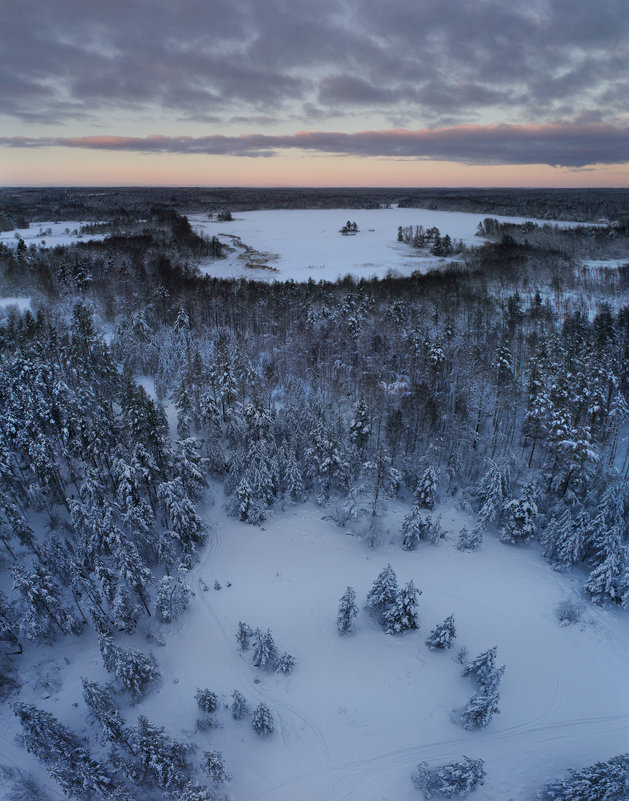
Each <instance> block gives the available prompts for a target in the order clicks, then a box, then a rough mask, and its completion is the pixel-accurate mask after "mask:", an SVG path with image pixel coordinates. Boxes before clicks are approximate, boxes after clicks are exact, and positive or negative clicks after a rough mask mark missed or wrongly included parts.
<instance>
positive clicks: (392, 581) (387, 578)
mask: <svg viewBox="0 0 629 801" xmlns="http://www.w3.org/2000/svg"><path fill="white" fill-rule="evenodd" d="M397 596H398V583H397V576H396V575H395V571H394V570H393V568H392V567H391V565H390V564H388V565H387V566H386V567H385V568H384V569H383V570H382V571H381V572H380V574H379V575H378V577H377V578H376V580H375V581H374V583H373V586H372V588H371V589H370V590H369V592H368V594H367V603H366V607H367V611H368V612H369V614H370V615H372V616H373V617H375V618H376V619H377V620H378V621H379V622H380V623H384V622H385V618H386V614H387V612H388V611H389V609H390V608H391V607H392V606H393V605H394V604H395V602H396V601H397Z"/></svg>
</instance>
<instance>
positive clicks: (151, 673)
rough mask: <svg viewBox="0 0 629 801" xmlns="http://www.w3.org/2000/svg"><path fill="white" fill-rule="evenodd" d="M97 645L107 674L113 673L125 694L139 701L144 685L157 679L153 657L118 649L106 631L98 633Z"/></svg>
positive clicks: (129, 649) (139, 652)
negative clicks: (125, 691) (127, 693)
mask: <svg viewBox="0 0 629 801" xmlns="http://www.w3.org/2000/svg"><path fill="white" fill-rule="evenodd" d="M98 645H99V647H100V652H101V654H102V657H103V664H104V665H105V669H106V670H107V671H109V673H113V674H114V675H115V676H116V677H117V678H118V679H119V680H120V682H121V684H122V686H123V687H124V689H125V690H127V692H129V693H130V694H131V695H132V696H133V698H134V699H135V700H139V699H140V698H141V697H142V695H143V694H144V691H145V689H146V685H147V684H148V683H149V682H151V681H154V680H155V679H157V678H159V671H158V669H157V665H156V663H155V659H154V657H153V656H152V655H151V656H147V655H146V654H143V653H142V651H136V650H135V649H133V648H127V649H124V648H120V647H119V646H117V645H116V644H115V643H114V641H113V638H112V637H111V635H110V634H108V633H107V632H106V631H103V630H100V631H99V632H98Z"/></svg>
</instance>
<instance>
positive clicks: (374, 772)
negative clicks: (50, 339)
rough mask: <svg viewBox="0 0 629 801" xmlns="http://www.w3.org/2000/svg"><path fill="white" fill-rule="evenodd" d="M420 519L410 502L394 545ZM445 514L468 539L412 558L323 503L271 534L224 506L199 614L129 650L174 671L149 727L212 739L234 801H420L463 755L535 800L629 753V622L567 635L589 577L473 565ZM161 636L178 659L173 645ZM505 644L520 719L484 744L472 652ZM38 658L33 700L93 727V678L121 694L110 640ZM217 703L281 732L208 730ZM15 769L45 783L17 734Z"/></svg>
mask: <svg viewBox="0 0 629 801" xmlns="http://www.w3.org/2000/svg"><path fill="white" fill-rule="evenodd" d="M407 509H408V507H407V506H406V505H404V504H401V503H395V504H392V507H391V511H390V513H389V518H388V520H389V524H390V526H391V530H392V536H393V539H395V535H396V532H397V530H398V528H399V525H398V521H399V519H400V517H401V515H403V514H404V513H405V512H406V511H407ZM437 511H438V512H440V513H441V514H442V524H443V527H444V529H446V530H447V531H448V532H449V539H448V540H446V541H442V542H441V543H440V544H439V545H437V546H431V545H428V544H423V545H422V546H421V547H420V548H419V549H418V550H416V551H414V552H405V551H403V550H402V549H401V548H400V546H399V543H397V542H390V543H389V544H386V545H383V546H381V547H379V548H378V547H377V548H369V547H368V546H366V545H365V544H364V543H363V542H361V541H359V540H358V539H356V538H355V537H353V536H346V534H345V531H344V530H343V529H340V528H338V527H337V526H335V525H334V524H332V523H331V522H329V521H327V520H323V519H322V515H323V514H324V510H322V509H321V508H320V507H317V506H314V505H312V504H308V505H306V506H298V507H294V508H292V509H289V510H288V511H286V512H285V513H278V514H277V515H275V516H274V517H273V518H272V519H271V520H270V521H269V522H268V523H267V524H266V525H265V527H264V528H263V529H259V528H255V527H252V526H248V525H246V524H243V523H239V522H237V521H235V520H233V519H232V518H228V517H227V516H226V515H225V514H224V512H221V511H220V510H218V509H217V508H216V507H215V508H214V509H212V510H211V513H210V515H208V517H209V522H210V525H211V533H210V537H209V542H208V544H207V546H206V548H205V550H204V552H203V554H202V556H201V560H200V562H199V564H198V565H197V566H196V567H195V568H194V569H193V570H192V571H191V573H190V574H189V583H190V585H191V587H192V589H193V590H194V593H195V596H194V599H193V603H192V606H191V608H190V609H189V610H188V612H187V613H186V614H185V615H184V616H183V617H182V618H180V619H179V620H178V622H177V623H175V624H173V625H171V626H159V627H158V626H157V624H153V625H154V626H155V629H154V631H155V633H156V634H157V635H158V636H157V638H156V639H155V641H154V642H152V643H150V644H149V643H146V642H143V641H142V640H141V639H139V636H138V635H135V637H134V638H131V639H129V638H123V640H122V641H121V642H122V643H124V640H125V639H128V642H129V644H134V645H135V646H136V647H137V646H139V647H141V648H142V649H143V650H145V651H146V650H147V646H148V647H150V648H151V649H152V650H153V653H154V654H155V656H156V657H157V659H158V662H159V666H160V671H161V673H162V679H161V682H160V683H159V685H158V687H157V688H156V689H154V690H153V691H151V692H149V694H148V695H147V696H146V698H145V699H144V700H143V701H142V702H141V703H140V704H138V705H137V706H132V707H129V708H128V709H127V713H126V714H127V718H128V719H129V720H132V721H133V720H135V719H136V717H137V715H139V714H145V715H147V716H148V718H149V719H150V720H151V721H152V722H154V723H157V724H159V725H164V726H166V728H167V731H168V732H169V733H170V734H171V735H173V736H175V737H185V738H192V739H193V741H194V742H195V744H196V746H197V748H198V756H200V755H201V752H202V751H204V750H209V749H220V750H222V751H223V753H224V755H225V760H226V765H227V768H228V770H229V771H230V772H231V773H232V774H233V781H231V782H230V783H229V785H228V786H227V791H228V797H229V798H230V799H233V800H234V801H238V800H240V801H244V800H245V799H253V798H255V799H259V801H331V799H334V800H335V801H336V800H337V799H338V800H339V801H340V799H345V801H412V800H413V799H414V800H415V801H416V800H417V799H419V798H421V795H420V794H419V793H418V791H416V790H415V789H414V788H413V787H412V785H411V783H410V775H411V772H412V771H413V769H414V767H415V766H416V764H417V763H418V762H420V761H423V760H426V761H428V762H429V763H430V764H431V765H438V764H442V763H444V762H447V761H451V760H453V759H456V758H459V757H461V756H462V755H463V754H467V755H469V756H471V757H474V758H478V757H481V758H482V759H484V760H485V767H486V769H487V773H488V777H487V780H486V783H485V786H484V787H483V789H482V790H480V791H479V792H478V793H477V797H478V798H479V799H481V798H482V800H483V801H505V799H508V798H512V799H513V801H529V799H530V798H531V797H532V796H533V795H534V793H535V791H536V790H538V789H539V788H540V786H541V785H542V784H543V783H544V782H545V781H546V780H548V779H550V778H552V777H554V776H556V775H558V774H559V773H561V772H562V771H563V770H564V769H565V768H567V767H569V766H574V765H576V766H579V765H583V764H589V763H590V762H592V761H594V760H596V759H604V758H607V757H608V756H609V755H610V754H613V753H619V752H621V751H623V750H626V736H627V730H628V728H629V691H628V690H627V683H626V664H627V660H628V658H629V636H628V635H629V621H627V620H626V619H625V617H624V616H623V615H622V614H620V613H618V614H617V613H615V612H613V611H609V610H600V609H598V608H596V607H593V606H591V605H588V606H587V608H586V610H585V612H584V614H583V617H582V620H581V622H580V623H577V624H575V625H571V626H566V627H561V626H560V625H559V623H558V620H557V617H556V614H555V610H556V607H557V605H558V604H559V603H560V602H561V601H562V600H564V599H566V598H573V599H578V593H579V591H578V581H576V579H575V580H573V579H572V578H571V577H569V576H566V575H562V574H558V573H555V572H553V571H552V570H551V569H550V568H549V567H548V566H547V565H546V564H544V563H543V562H542V561H541V560H540V558H539V555H538V553H537V550H536V548H535V547H525V548H516V547H510V546H505V545H503V544H501V543H500V542H498V541H497V539H496V538H495V537H493V536H491V535H486V537H485V542H484V545H483V546H482V548H481V549H480V551H478V552H475V553H462V552H460V551H458V550H456V548H455V544H454V543H455V538H456V534H457V533H458V531H459V530H460V528H461V527H462V526H463V525H469V524H470V521H469V520H468V519H467V518H465V517H464V516H463V515H462V514H461V513H460V512H458V511H456V510H455V509H453V508H451V507H442V508H440V509H438V510H437ZM388 562H390V563H391V565H392V566H393V568H394V570H395V571H396V573H397V577H398V581H399V583H400V585H401V584H402V583H406V582H407V581H409V580H410V579H413V580H414V582H415V584H416V586H417V587H418V588H419V589H421V590H422V595H421V597H420V599H419V621H420V627H421V628H420V630H419V631H411V632H407V633H405V634H401V635H395V636H391V635H387V634H385V633H384V631H383V630H382V628H381V627H380V626H379V625H377V624H376V623H375V622H374V621H373V620H372V619H371V618H369V617H368V615H367V614H366V612H365V611H364V608H363V606H364V600H365V595H366V593H367V592H368V591H369V589H370V588H371V585H372V582H373V581H374V579H375V578H376V576H377V575H378V573H379V572H380V571H381V570H382V568H383V567H384V566H385V565H386V564H387V563H388ZM215 582H219V583H220V585H221V589H220V590H217V589H215V588H214V587H215ZM228 582H229V583H231V586H228ZM347 585H350V586H352V587H354V589H355V590H356V594H357V601H358V604H359V608H360V611H359V614H358V617H357V619H356V621H355V624H354V629H355V630H354V633H352V634H350V635H348V636H340V635H339V634H338V633H337V630H336V612H337V607H338V600H339V598H340V596H341V595H342V594H343V592H344V591H345V588H346V586H347ZM450 614H453V615H454V618H455V622H456V630H457V636H456V641H455V645H454V647H453V648H452V649H451V650H450V651H444V652H435V651H430V650H429V649H428V648H427V647H426V645H425V642H424V641H425V639H426V637H427V636H428V634H429V632H430V630H431V629H432V628H433V627H434V626H435V625H436V624H437V623H439V622H441V621H443V619H444V618H445V617H447V616H448V615H450ZM240 620H243V621H245V622H247V623H248V624H249V625H250V626H252V627H253V628H256V627H260V628H261V629H263V630H266V629H267V628H270V629H271V631H272V634H273V636H274V638H275V641H276V643H277V646H278V648H279V650H280V651H283V650H288V651H290V652H291V653H292V654H293V655H294V656H295V657H296V660H297V667H296V668H295V671H294V672H293V673H292V674H291V675H290V676H283V675H280V674H275V673H265V672H262V671H259V670H256V669H255V668H253V667H252V666H251V652H250V651H249V652H246V651H245V652H243V651H240V650H239V649H238V647H237V644H236V641H235V638H234V634H235V631H236V627H237V624H238V622H239V621H240ZM159 639H162V640H163V641H164V642H165V645H166V647H163V648H160V647H157V645H156V643H157V642H158V640H159ZM133 641H134V642H133ZM494 645H496V646H497V647H498V663H499V664H505V665H506V672H505V676H504V679H503V682H502V687H501V690H502V693H501V702H500V709H501V714H500V715H499V716H497V717H496V718H494V720H493V721H492V722H491V723H490V725H489V726H488V727H487V728H486V729H483V730H477V731H466V730H464V729H463V728H462V727H461V725H460V724H459V722H458V720H457V713H456V712H454V711H453V710H458V711H459V712H460V710H461V708H462V707H463V705H464V704H465V702H466V701H467V699H468V698H469V697H470V696H471V695H472V694H473V692H474V690H475V686H474V684H473V682H472V681H471V680H470V679H468V678H463V677H461V665H460V664H459V663H458V662H457V661H456V655H457V652H458V650H459V648H461V647H463V646H465V647H466V648H468V649H469V657H470V658H472V657H474V656H476V655H477V654H478V653H479V652H481V651H483V650H486V649H488V648H490V647H492V646H494ZM32 655H33V657H35V658H36V660H38V662H39V664H37V662H35V663H33V664H30V657H29V656H27V655H26V654H25V657H24V659H25V662H24V667H23V670H22V676H23V678H24V680H25V688H24V692H23V698H24V699H25V700H27V701H28V702H31V703H36V704H38V705H40V706H44V707H45V708H47V709H49V710H50V711H51V712H53V713H55V714H58V715H59V716H60V717H61V718H62V719H63V720H64V721H66V722H67V723H68V724H69V725H70V726H71V727H73V728H75V729H76V730H83V731H84V732H85V731H86V726H88V727H89V728H90V730H91V729H92V728H93V727H94V725H95V724H94V723H88V718H87V713H86V709H85V706H84V703H83V701H82V697H81V684H80V677H81V676H90V677H91V678H93V679H95V680H98V681H102V682H106V681H107V678H108V676H107V674H106V673H105V671H104V668H103V667H102V662H101V658H100V654H99V652H98V648H97V645H96V642H95V638H94V636H93V634H92V633H89V634H85V635H84V636H83V637H81V638H78V639H73V640H66V641H64V642H63V643H62V647H61V644H60V647H58V648H54V649H51V651H50V660H49V662H48V663H46V664H41V661H40V660H41V654H37V656H36V652H33V653H32ZM44 674H45V675H44ZM198 687H201V688H205V687H207V688H209V689H211V690H213V691H215V692H217V693H218V695H219V697H220V699H221V701H222V702H223V703H224V704H225V705H227V704H229V703H230V702H231V697H230V696H231V693H232V691H233V690H234V689H238V690H239V691H240V692H241V693H243V695H244V696H245V697H246V698H247V701H248V702H249V706H250V708H253V707H254V706H256V705H257V704H258V703H259V702H260V701H264V702H265V703H267V704H268V705H269V707H270V708H271V709H272V712H273V715H274V718H275V724H276V729H275V732H274V734H272V735H271V736H269V737H267V738H260V737H258V736H257V735H255V734H254V733H253V732H252V730H251V727H250V722H249V719H244V720H240V721H235V720H233V719H232V717H231V715H230V713H229V711H228V710H227V709H226V708H223V709H221V710H219V713H218V715H217V717H218V723H219V725H218V727H213V728H212V729H210V730H209V731H207V732H197V733H195V731H194V729H195V721H196V718H197V717H198V709H197V708H196V703H195V700H194V693H195V690H196V689H197V688H198ZM77 702H78V703H77ZM75 703H76V706H73V705H74V704H75ZM3 724H4V727H5V732H7V734H8V733H13V732H17V729H18V725H17V722H16V721H15V719H14V717H13V715H12V713H11V712H10V710H6V709H5V714H4V715H3ZM92 736H93V735H92ZM5 737H6V735H5ZM0 756H1V757H2V761H3V762H5V764H6V763H9V764H10V763H13V764H16V763H18V764H21V765H24V766H26V767H27V768H29V769H33V770H36V772H37V774H38V775H40V776H41V774H42V771H41V769H39V770H38V769H37V768H38V766H37V764H36V763H35V761H34V760H32V759H31V758H30V757H29V756H28V755H26V754H25V753H24V752H22V751H19V750H18V749H16V748H15V747H14V746H13V745H12V744H11V739H10V737H6V739H5V738H3V739H2V740H0ZM18 757H21V759H18ZM46 784H48V785H49V786H50V784H49V782H46ZM55 797H58V796H57V795H55Z"/></svg>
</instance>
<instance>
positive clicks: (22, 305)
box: [0, 297, 31, 312]
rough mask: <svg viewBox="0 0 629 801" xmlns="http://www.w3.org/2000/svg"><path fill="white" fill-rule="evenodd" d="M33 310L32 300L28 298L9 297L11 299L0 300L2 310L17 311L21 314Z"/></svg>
mask: <svg viewBox="0 0 629 801" xmlns="http://www.w3.org/2000/svg"><path fill="white" fill-rule="evenodd" d="M30 308H31V298H27V297H13V298H11V297H9V298H0V309H2V310H3V311H4V310H7V311H8V310H9V309H17V310H18V311H19V312H25V311H26V310H27V309H30Z"/></svg>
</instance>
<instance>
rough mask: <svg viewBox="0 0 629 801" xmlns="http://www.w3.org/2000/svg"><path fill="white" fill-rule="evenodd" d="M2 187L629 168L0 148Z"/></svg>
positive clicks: (623, 178) (614, 172)
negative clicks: (572, 167) (575, 167)
mask: <svg viewBox="0 0 629 801" xmlns="http://www.w3.org/2000/svg"><path fill="white" fill-rule="evenodd" d="M0 185H2V186H268V187H271V186H295V187H298V186H313V187H316V186H321V187H324V186H346V187H351V186H356V187H360V186H374V187H377V186H381V187H388V186H390V187H420V186H427V187H428V186H432V187H435V186H452V187H457V186H478V187H483V186H487V187H489V186H496V187H500V186H505V187H509V186H513V187H575V188H577V187H584V188H585V187H604V186H605V187H619V188H620V187H627V186H629V165H621V166H620V167H616V166H615V167H609V166H603V165H602V166H599V167H593V168H588V169H583V170H576V169H567V168H557V167H550V166H548V165H544V164H535V165H511V166H509V165H506V166H483V165H468V164H459V163H456V162H443V161H441V162H440V161H423V160H413V159H404V160H398V159H393V158H384V157H382V158H367V157H357V156H334V155H320V154H316V155H311V154H307V153H306V154H305V153H302V152H297V151H286V152H283V153H281V154H280V155H278V156H275V157H271V158H248V157H244V156H213V155H198V154H195V155H181V154H157V153H155V154H154V153H151V154H144V153H126V152H108V151H92V150H79V149H76V150H72V151H71V153H68V150H67V149H64V148H32V149H27V148H25V149H20V148H14V149H9V148H6V149H2V150H0Z"/></svg>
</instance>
